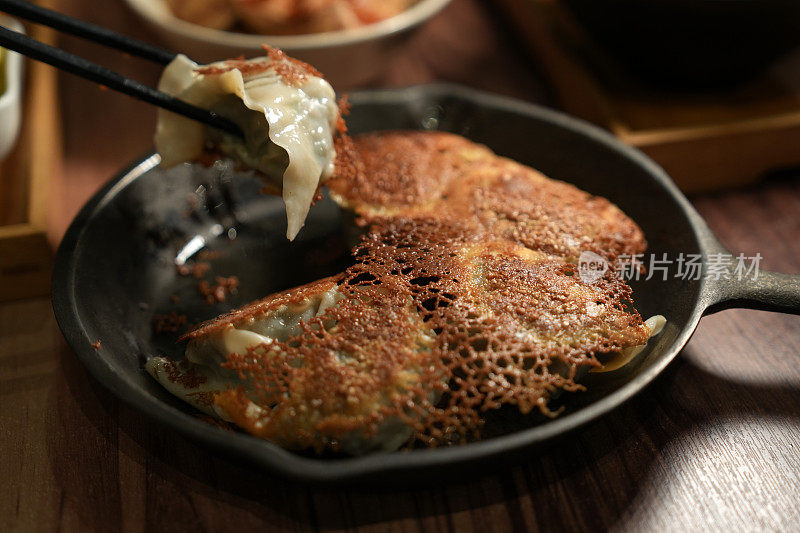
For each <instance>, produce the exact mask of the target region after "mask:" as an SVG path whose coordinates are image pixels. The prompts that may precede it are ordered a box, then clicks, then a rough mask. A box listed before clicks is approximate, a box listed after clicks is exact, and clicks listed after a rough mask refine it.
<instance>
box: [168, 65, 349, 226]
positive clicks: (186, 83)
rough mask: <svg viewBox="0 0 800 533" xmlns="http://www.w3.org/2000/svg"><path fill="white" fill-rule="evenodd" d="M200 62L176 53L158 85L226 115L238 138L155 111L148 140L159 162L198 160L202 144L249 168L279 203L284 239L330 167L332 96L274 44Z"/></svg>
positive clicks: (335, 107) (316, 77)
mask: <svg viewBox="0 0 800 533" xmlns="http://www.w3.org/2000/svg"><path fill="white" fill-rule="evenodd" d="M267 52H268V55H267V56H265V57H259V58H254V59H249V60H243V59H242V60H238V59H237V60H228V61H220V62H218V63H212V64H210V65H205V66H200V65H197V64H196V63H194V62H192V61H190V60H189V59H188V58H187V57H185V56H182V55H179V56H177V57H176V58H175V60H174V61H173V62H172V63H170V64H169V65H168V66H167V68H166V69H165V70H164V74H163V75H162V77H161V81H160V83H159V89H160V90H161V91H164V92H166V93H168V94H172V95H175V96H177V97H179V98H181V99H182V100H185V101H186V102H189V103H190V104H193V105H196V106H199V107H202V108H205V109H210V110H213V111H215V112H217V113H218V114H220V115H221V116H224V117H226V118H229V119H231V120H233V121H234V122H235V123H236V124H237V125H239V127H240V128H241V129H242V131H243V132H244V140H242V139H239V138H237V137H234V136H232V135H229V134H227V133H223V132H220V131H217V130H215V129H213V128H208V127H205V126H203V125H202V124H200V123H198V122H196V121H193V120H190V119H188V118H185V117H182V116H180V115H176V114H174V113H170V112H169V111H164V110H159V114H158V126H157V129H156V135H155V144H156V149H157V151H158V153H159V154H160V155H161V164H162V165H163V166H165V167H170V166H174V165H177V164H179V163H182V162H185V161H193V160H196V159H198V158H199V157H200V156H201V154H202V153H203V151H204V149H205V148H206V147H207V145H208V144H209V143H210V144H212V145H213V146H214V148H215V149H216V150H219V151H220V152H222V153H223V154H225V155H228V156H230V157H232V158H233V159H235V160H237V161H238V162H239V163H241V165H242V166H243V167H245V168H246V169H253V170H255V171H257V172H258V173H259V174H260V175H261V176H262V177H263V179H265V180H266V182H267V184H268V185H269V186H270V188H271V189H272V190H274V191H276V192H281V193H282V195H283V200H284V202H285V204H286V215H287V221H288V227H287V231H286V236H287V238H289V239H290V240H292V239H294V238H295V236H296V235H297V233H298V232H299V231H300V229H301V228H302V226H303V224H304V222H305V218H306V215H307V214H308V210H309V208H310V206H311V202H312V200H313V198H314V195H315V193H316V191H317V188H318V186H319V184H320V183H322V182H323V181H325V180H326V179H327V178H328V177H330V176H331V174H332V173H333V170H334V160H335V158H336V149H335V147H334V135H335V132H336V127H337V124H338V122H339V109H338V105H337V102H336V94H335V93H334V91H333V88H331V86H330V84H329V83H328V82H327V81H325V80H324V79H323V78H322V76H321V75H320V74H319V73H318V72H316V71H315V70H314V69H313V68H312V67H310V66H308V65H305V64H304V63H300V62H298V61H296V60H293V59H291V58H288V57H286V56H285V55H284V54H283V53H282V52H280V51H278V50H275V49H267Z"/></svg>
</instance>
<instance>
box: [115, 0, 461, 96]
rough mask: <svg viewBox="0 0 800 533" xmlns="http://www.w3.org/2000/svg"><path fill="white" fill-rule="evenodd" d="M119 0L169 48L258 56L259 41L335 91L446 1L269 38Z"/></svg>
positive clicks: (155, 1)
mask: <svg viewBox="0 0 800 533" xmlns="http://www.w3.org/2000/svg"><path fill="white" fill-rule="evenodd" d="M125 1H126V2H127V3H128V5H129V6H130V7H131V8H132V9H133V10H134V11H135V12H136V13H138V14H139V15H140V16H141V17H143V18H144V19H145V20H147V21H148V22H149V23H150V24H152V25H153V26H154V27H155V28H156V29H157V31H158V32H159V34H160V35H161V37H162V39H163V40H164V41H165V42H166V43H167V44H168V45H169V46H170V47H172V48H173V49H174V50H175V51H176V52H182V53H184V54H186V55H188V56H189V57H191V58H192V59H194V60H195V61H199V62H202V63H209V62H211V61H217V60H220V59H227V58H231V57H237V56H240V55H244V56H246V57H250V56H254V55H263V50H262V48H261V45H262V44H269V45H270V46H274V47H276V48H280V49H282V50H283V51H284V52H286V53H287V54H289V55H290V56H292V57H296V58H298V59H302V60H303V61H305V62H307V63H309V64H311V65H313V66H314V67H316V68H317V69H319V70H320V71H321V72H322V73H323V74H325V77H326V78H327V79H328V80H330V81H331V83H332V84H333V85H334V87H336V88H338V89H346V88H352V87H356V86H358V85H360V84H363V83H365V82H367V81H370V80H372V79H374V78H375V77H377V76H378V75H380V74H381V73H382V72H383V70H384V68H385V67H386V65H387V63H388V61H387V59H388V57H389V56H390V54H391V52H392V51H393V50H395V49H397V47H398V46H401V45H402V44H403V42H404V41H405V40H404V37H405V36H407V35H408V33H409V31H410V30H412V29H413V28H416V27H417V26H419V25H420V24H421V23H423V22H425V21H426V20H428V19H429V18H431V17H432V16H433V15H435V14H436V13H438V12H439V11H440V10H441V9H442V8H443V7H444V6H446V5H447V4H448V3H449V2H450V0H420V1H419V2H418V3H417V4H415V5H414V6H412V7H411V8H409V9H408V10H406V11H404V12H403V13H401V14H399V15H397V16H395V17H391V18H389V19H386V20H383V21H381V22H378V23H375V24H370V25H367V26H362V27H359V28H354V29H350V30H342V31H334V32H326V33H314V34H308V35H280V36H272V35H254V34H249V33H235V32H229V31H221V30H215V29H211V28H206V27H204V26H200V25H197V24H193V23H191V22H187V21H185V20H181V19H179V18H177V17H175V16H174V15H173V14H172V13H171V11H170V10H169V7H168V6H167V5H166V2H165V1H164V0H125Z"/></svg>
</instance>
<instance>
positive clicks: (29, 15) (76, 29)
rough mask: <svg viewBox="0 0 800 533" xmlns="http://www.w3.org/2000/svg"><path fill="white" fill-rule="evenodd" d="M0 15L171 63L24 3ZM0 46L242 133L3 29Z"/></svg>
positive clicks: (11, 0) (166, 56)
mask: <svg viewBox="0 0 800 533" xmlns="http://www.w3.org/2000/svg"><path fill="white" fill-rule="evenodd" d="M0 11H4V12H6V13H9V14H12V15H15V16H18V17H20V18H25V19H28V20H31V21H33V22H37V23H41V24H44V25H46V26H50V27H52V28H54V29H57V30H61V31H64V32H65V33H69V34H72V35H75V36H77V37H82V38H85V39H88V40H90V41H94V42H97V43H99V44H102V45H104V46H110V47H112V48H116V49H118V50H121V51H123V52H126V53H129V54H131V55H135V56H137V57H141V58H143V59H147V60H150V61H154V62H156V63H159V64H162V65H166V64H168V63H169V62H170V61H172V59H174V57H175V54H173V53H171V52H168V51H166V50H162V49H160V48H157V47H155V46H151V45H149V44H146V43H143V42H140V41H137V40H136V39H132V38H130V37H126V36H123V35H120V34H118V33H116V32H113V31H111V30H108V29H106V28H101V27H99V26H95V25H93V24H89V23H86V22H83V21H80V20H77V19H73V18H71V17H68V16H66V15H64V14H62V13H57V12H55V11H50V10H49V9H45V8H43V7H40V6H37V5H35V4H32V3H30V2H24V1H21V0H0ZM0 46H2V47H4V48H8V49H9V50H14V51H15V52H19V53H20V54H23V55H25V56H28V57H30V58H32V59H36V60H37V61H42V62H44V63H47V64H48V65H52V66H54V67H56V68H58V69H61V70H64V71H66V72H70V73H71V74H75V75H77V76H80V77H82V78H85V79H87V80H90V81H93V82H95V83H99V84H101V85H103V86H105V87H108V88H109V89H113V90H115V91H119V92H122V93H125V94H127V95H129V96H133V97H134V98H138V99H139V100H142V101H144V102H147V103H149V104H153V105H156V106H158V107H161V108H163V109H166V110H168V111H172V112H173V113H177V114H179V115H183V116H185V117H187V118H190V119H192V120H196V121H198V122H202V123H203V124H206V125H208V126H211V127H213V128H217V129H219V130H222V131H224V132H226V133H229V134H231V135H235V136H238V137H242V136H243V134H242V130H241V129H239V127H238V126H237V125H236V124H234V123H233V122H231V121H230V120H228V119H226V118H224V117H221V116H219V115H217V114H216V113H214V112H212V111H208V110H206V109H202V108H200V107H197V106H193V105H191V104H189V103H186V102H184V101H183V100H180V99H179V98H175V97H174V96H171V95H169V94H167V93H164V92H161V91H159V90H157V89H154V88H153V87H150V86H148V85H145V84H143V83H141V82H138V81H136V80H134V79H131V78H128V77H126V76H123V75H122V74H119V73H118V72H114V71H113V70H111V69H108V68H105V67H102V66H100V65H98V64H96V63H92V62H91V61H88V60H86V59H84V58H82V57H78V56H76V55H74V54H70V53H69V52H65V51H64V50H61V49H59V48H55V47H53V46H50V45H47V44H45V43H41V42H39V41H37V40H36V39H33V38H31V37H28V36H27V35H24V34H21V33H17V32H15V31H12V30H9V29H8V28H5V27H3V26H0Z"/></svg>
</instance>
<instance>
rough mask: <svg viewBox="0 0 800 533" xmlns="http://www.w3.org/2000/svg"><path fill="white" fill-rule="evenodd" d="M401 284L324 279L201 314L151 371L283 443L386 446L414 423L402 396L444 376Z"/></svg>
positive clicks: (186, 395) (192, 398)
mask: <svg viewBox="0 0 800 533" xmlns="http://www.w3.org/2000/svg"><path fill="white" fill-rule="evenodd" d="M397 289H398V287H391V285H390V284H387V285H382V286H368V285H364V286H354V285H348V286H341V283H339V282H337V281H336V280H334V279H328V280H322V281H320V282H315V283H311V284H309V285H306V286H303V287H299V288H297V289H294V290H290V291H287V292H285V293H281V294H277V295H274V296H271V297H268V298H266V299H264V300H262V301H260V302H256V303H254V304H251V305H249V306H247V307H245V308H242V309H239V310H237V311H234V312H233V313H231V314H229V315H226V316H222V317H220V318H218V319H217V320H215V321H212V322H209V323H207V324H204V325H203V326H202V327H200V328H199V329H198V330H196V331H194V332H192V333H190V334H189V335H188V336H187V338H188V340H189V344H188V346H187V350H186V356H185V359H184V360H183V361H181V362H180V363H174V362H172V361H170V360H168V359H165V358H161V357H156V358H152V359H150V360H149V361H148V363H147V370H148V371H149V372H150V373H151V375H153V377H154V378H156V379H157V380H158V381H159V382H160V383H161V384H162V385H163V386H164V387H165V388H167V389H168V390H169V391H170V392H172V393H173V394H176V395H177V396H179V397H181V398H182V399H184V400H185V401H187V402H188V403H191V404H192V405H194V406H195V407H197V408H199V409H201V410H203V411H204V412H206V413H211V414H213V415H216V416H218V417H220V418H222V419H224V420H227V421H230V422H233V423H235V424H236V425H238V426H239V427H241V428H243V429H245V430H246V431H248V432H249V433H251V434H253V435H256V436H258V437H262V438H265V439H268V440H271V441H273V442H275V443H277V444H280V445H281V446H283V447H286V448H290V449H303V448H309V447H313V448H316V449H318V450H321V449H324V448H332V449H336V450H340V451H343V452H346V453H350V454H362V453H366V452H368V451H380V450H393V449H396V448H398V447H399V446H400V445H401V444H403V443H404V442H406V441H407V440H408V439H409V438H410V437H411V434H412V432H413V430H412V428H411V426H410V425H409V424H407V423H405V422H404V418H405V417H409V416H413V413H412V412H411V411H410V410H407V409H406V408H405V406H406V405H407V404H414V402H415V401H416V397H417V396H418V395H420V394H426V395H427V394H436V392H435V391H436V390H437V389H442V388H443V387H444V384H443V382H442V381H441V377H437V376H436V374H435V373H433V372H432V371H431V361H430V359H431V357H432V347H433V344H434V341H433V338H434V337H433V332H432V331H431V330H430V328H428V327H427V326H426V325H425V324H424V322H423V321H422V319H421V318H420V317H419V315H418V313H417V310H416V307H415V306H414V305H413V299H412V298H411V295H410V294H409V293H408V291H406V292H405V293H404V291H402V290H397ZM437 379H438V380H439V383H438V385H437V384H435V383H431V381H432V380H433V381H435V380H437ZM210 390H211V392H210V396H209V391H210Z"/></svg>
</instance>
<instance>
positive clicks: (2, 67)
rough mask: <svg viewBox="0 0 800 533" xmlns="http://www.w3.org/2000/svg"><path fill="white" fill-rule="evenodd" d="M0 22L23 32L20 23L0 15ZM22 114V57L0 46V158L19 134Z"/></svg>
mask: <svg viewBox="0 0 800 533" xmlns="http://www.w3.org/2000/svg"><path fill="white" fill-rule="evenodd" d="M0 24H2V25H3V26H5V27H6V28H9V29H12V30H14V31H18V32H24V31H25V30H24V28H23V27H22V24H20V23H19V22H18V21H16V20H14V19H10V18H6V17H0ZM21 116H22V57H21V56H20V55H19V54H17V53H16V52H10V51H8V50H5V49H3V48H0V160H2V159H3V158H5V157H6V156H7V155H8V153H9V152H10V151H11V149H12V148H13V147H14V144H15V143H16V141H17V137H18V136H19V127H20V121H21Z"/></svg>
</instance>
